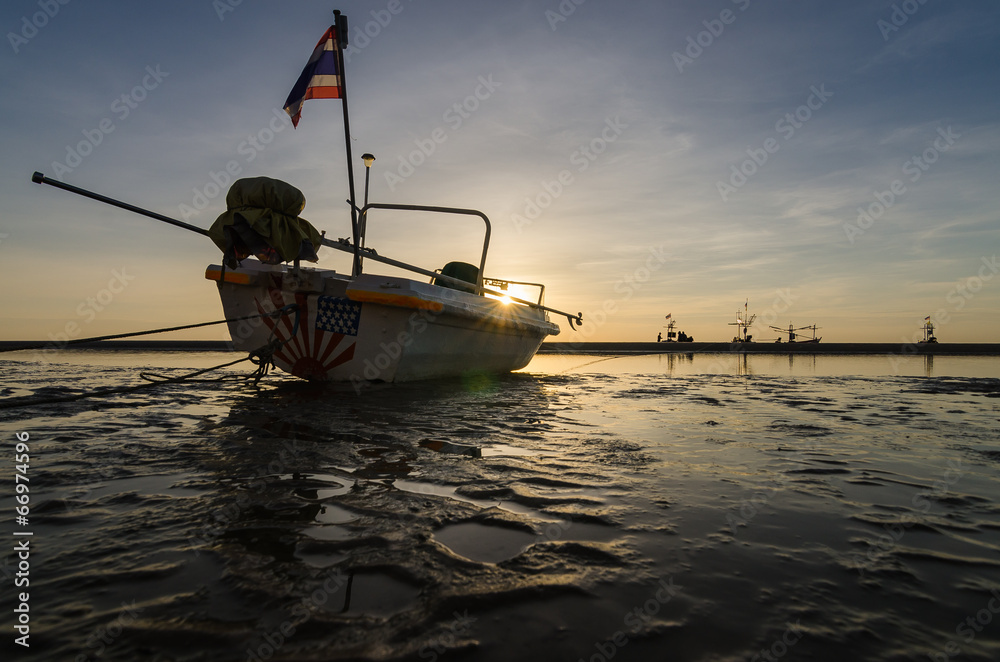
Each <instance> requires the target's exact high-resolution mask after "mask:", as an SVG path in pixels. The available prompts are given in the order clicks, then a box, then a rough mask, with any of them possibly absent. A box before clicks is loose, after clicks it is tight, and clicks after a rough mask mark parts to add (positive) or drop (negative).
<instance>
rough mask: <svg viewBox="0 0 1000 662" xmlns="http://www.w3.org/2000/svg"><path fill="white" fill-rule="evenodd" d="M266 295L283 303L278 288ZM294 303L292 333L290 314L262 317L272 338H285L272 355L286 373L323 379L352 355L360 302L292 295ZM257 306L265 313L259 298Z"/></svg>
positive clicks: (352, 356) (275, 302) (359, 317)
mask: <svg viewBox="0 0 1000 662" xmlns="http://www.w3.org/2000/svg"><path fill="white" fill-rule="evenodd" d="M270 294H271V300H272V303H274V304H275V305H276V306H277V305H279V303H280V305H281V306H284V305H286V304H285V303H283V300H284V298H285V297H284V295H283V294H282V293H281V291H280V290H273V291H272V292H271V293H270ZM295 303H296V304H298V306H299V329H298V333H296V334H295V335H294V336H293V335H292V332H293V331H294V316H293V315H283V316H282V317H280V318H278V319H276V320H275V319H272V318H270V317H264V318H263V319H264V323H265V324H267V326H268V328H270V329H271V331H272V332H273V333H274V335H275V337H276V338H278V339H279V340H282V341H286V340H287V342H285V344H284V345H283V346H282V347H281V349H280V350H278V351H277V352H275V353H274V357H275V359H277V360H280V361H282V362H284V363H286V364H287V365H288V366H290V370H289V372H291V373H292V374H293V375H295V376H296V377H302V378H304V379H325V378H326V375H327V373H328V372H329V371H330V370H332V369H333V368H336V367H337V366H339V365H342V364H344V363H346V362H348V361H350V360H351V359H353V358H354V348H355V346H356V344H357V336H358V324H359V322H360V321H361V306H362V304H360V303H357V302H354V301H351V300H350V299H345V298H343V297H330V296H319V297H317V296H306V295H302V294H297V295H295ZM310 304H312V307H311V306H310ZM312 308H315V310H313V309H312ZM257 309H258V310H260V312H261V313H263V312H265V310H264V308H263V306H261V304H260V302H259V301H258V302H257Z"/></svg>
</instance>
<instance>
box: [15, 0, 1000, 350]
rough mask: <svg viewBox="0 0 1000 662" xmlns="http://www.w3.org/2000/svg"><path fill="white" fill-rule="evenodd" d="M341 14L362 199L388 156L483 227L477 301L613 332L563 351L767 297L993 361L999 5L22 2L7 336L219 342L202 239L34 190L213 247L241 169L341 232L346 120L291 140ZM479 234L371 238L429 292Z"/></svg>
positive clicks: (707, 319)
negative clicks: (294, 93) (281, 185)
mask: <svg viewBox="0 0 1000 662" xmlns="http://www.w3.org/2000/svg"><path fill="white" fill-rule="evenodd" d="M577 1H578V0H577ZM335 8H338V9H340V10H341V11H343V13H344V14H346V15H347V16H348V18H349V20H350V25H351V46H352V47H353V49H352V51H351V52H350V54H349V61H348V63H347V79H348V93H349V100H350V110H351V128H352V138H353V141H352V144H353V150H354V154H355V159H356V163H355V169H356V171H357V172H358V173H359V175H358V191H359V195H360V194H361V191H362V190H363V176H362V173H363V167H362V164H361V161H360V155H361V154H362V153H363V152H365V151H368V152H372V153H373V154H375V156H376V158H377V160H376V162H375V166H374V168H373V170H372V182H371V199H372V200H373V201H382V202H410V203H420V204H439V205H450V206H458V207H473V208H477V209H481V210H483V211H484V212H485V213H486V214H487V215H489V216H490V218H491V220H492V222H493V240H492V245H491V253H490V258H489V261H488V268H487V275H492V276H494V277H501V278H510V279H515V280H525V281H535V282H543V283H545V284H546V285H547V289H546V302H547V303H548V304H549V305H552V306H554V307H556V308H561V309H565V310H572V311H578V310H580V311H584V313H585V319H588V320H589V321H590V322H591V324H589V325H588V327H586V328H585V332H583V333H576V332H573V331H571V330H570V329H569V328H568V327H567V325H565V323H563V324H562V326H563V334H562V335H561V336H560V337H559V339H560V340H651V339H653V338H655V336H656V334H657V332H659V331H661V330H662V326H663V323H664V320H663V317H664V315H666V314H667V313H671V314H672V315H673V317H674V319H675V320H677V321H678V323H679V328H680V329H683V330H685V331H687V332H688V333H689V334H691V335H693V336H694V337H695V338H696V339H697V340H728V339H730V338H731V337H732V335H733V329H732V327H729V326H727V324H728V323H729V322H732V321H734V318H735V313H736V311H737V309H742V308H743V306H744V303H745V302H746V301H747V300H749V310H750V312H754V313H757V315H758V319H759V320H761V321H765V322H770V323H773V324H776V325H778V326H787V325H788V324H789V322H792V323H794V324H795V325H796V326H803V325H806V324H814V323H815V324H818V325H820V326H821V327H823V330H822V331H821V335H823V336H824V338H825V339H826V340H827V341H840V342H852V341H857V342H866V341H884V342H896V341H900V340H902V339H904V338H910V337H912V336H913V335H914V334H915V333H916V334H919V332H920V325H921V323H922V321H923V319H924V317H926V316H928V315H930V316H932V317H933V318H934V320H935V321H936V323H937V327H938V329H937V335H938V337H939V338H940V339H941V340H942V341H950V342H1000V336H998V332H997V329H998V328H1000V277H996V275H997V271H998V269H1000V267H998V263H997V260H996V255H997V252H998V250H997V249H998V244H1000V241H998V238H1000V218H998V217H1000V205H998V204H997V200H998V197H1000V196H998V193H997V181H998V176H997V175H998V170H1000V168H998V165H1000V158H998V156H1000V85H998V83H1000V73H998V71H1000V70H998V67H997V61H998V57H997V56H998V55H1000V5H997V3H996V2H990V1H986V0H972V1H969V2H962V3H947V2H943V1H942V0H926V2H923V3H921V2H920V1H919V0H908V1H907V2H888V1H886V2H883V1H866V2H861V1H851V0H849V1H846V2H825V3H820V2H815V1H813V2H803V1H801V0H799V1H791V0H789V1H783V2H782V1H779V2H770V3H765V2H762V1H761V0H716V1H714V2H704V1H702V2H694V1H679V2H670V3H664V2H642V1H625V2H610V1H609V0H585V1H584V2H582V3H580V4H576V2H574V1H573V0H563V1H562V2H558V1H557V0H539V1H537V2H506V3H493V2H470V1H465V2H457V1H450V0H445V1H436V2H430V0H373V1H371V2H360V1H348V0H342V1H341V2H339V4H336V5H331V4H330V3H326V2H311V1H301V2H285V3H277V2H264V1H262V0H242V2H239V3H238V4H235V6H234V0H218V1H216V2H212V0H198V1H194V0H191V1H184V2H171V3H138V2H108V1H101V0H70V1H69V2H67V3H66V4H60V3H59V2H58V0H41V1H39V0H33V1H26V0H11V1H9V2H5V3H4V4H3V6H2V9H0V27H2V28H3V31H4V33H5V35H6V37H5V44H4V45H3V46H2V47H0V51H2V53H3V55H2V56H0V72H2V76H3V81H4V92H3V95H2V98H0V113H2V122H0V137H2V145H3V155H4V157H3V159H2V163H0V187H2V188H0V191H2V196H3V201H4V213H3V215H2V217H0V258H2V260H0V264H3V269H4V273H5V274H6V275H7V278H8V282H9V283H16V286H13V287H7V288H4V290H3V292H2V294H0V305H2V309H3V311H4V312H3V318H4V324H3V331H2V339H10V340H13V339H18V340H20V339H42V340H44V339H49V338H58V337H61V336H60V334H65V335H67V336H70V337H83V336H90V335H97V334H101V333H116V332H124V331H129V330H138V329H145V328H154V327H158V326H167V325H172V324H183V323H188V322H198V321H205V320H210V319H219V318H220V317H221V306H220V305H219V301H218V295H217V293H216V291H215V287H214V285H213V284H211V283H209V282H208V281H205V280H204V278H203V274H204V267H205V266H206V265H207V264H209V263H211V262H217V261H218V257H219V256H218V252H217V249H216V248H215V247H214V245H213V244H212V243H211V242H210V241H209V240H207V239H205V238H202V237H199V236H197V235H195V234H192V233H187V232H184V231H181V230H176V229H173V228H170V227H168V226H164V225H160V224H157V223H155V222H152V221H148V220H145V219H143V218H141V217H138V216H134V215H131V214H128V213H127V212H123V211H118V210H114V209H111V208H108V207H105V206H103V205H100V204H98V203H95V202H90V201H87V200H83V199H79V198H77V197H76V196H72V195H71V194H68V193H65V192H62V191H57V190H54V189H52V188H49V187H40V186H38V185H35V184H32V183H31V182H30V176H31V173H32V172H33V171H35V170H39V171H42V172H44V173H45V174H47V175H49V176H53V177H55V176H57V175H58V176H59V177H60V178H62V179H63V180H64V181H66V182H67V183H70V184H74V185H76V186H80V187H83V188H88V189H92V190H95V191H98V192H101V193H104V194H106V195H109V196H112V197H117V198H120V199H124V200H126V201H129V202H132V203H134V204H138V205H140V206H143V207H146V208H149V209H152V210H155V211H158V212H160V213H163V214H166V215H169V216H173V217H177V218H182V219H184V220H187V221H188V222H190V223H192V224H195V225H199V226H202V227H206V228H207V227H208V226H209V225H211V223H212V221H213V220H214V219H215V218H216V216H218V215H219V214H220V213H221V212H222V211H224V205H225V188H226V179H227V178H228V177H229V175H228V174H227V173H226V168H227V166H228V167H229V168H230V169H231V170H232V171H233V172H236V173H237V174H238V176H258V175H267V176H271V177H276V178H279V179H283V180H286V181H288V182H290V183H292V184H293V185H295V186H297V187H298V188H299V189H301V190H302V191H303V192H304V193H305V196H306V199H307V205H306V208H305V210H304V212H303V217H305V218H307V219H309V220H310V221H311V222H312V223H313V224H314V225H316V226H317V227H319V228H320V229H323V230H326V231H327V232H328V234H329V235H331V236H334V237H341V236H348V235H349V214H348V208H347V205H346V203H345V202H344V200H345V199H346V198H347V182H346V169H345V165H344V135H343V125H342V119H341V117H342V116H341V106H340V102H339V101H329V100H315V101H309V102H307V103H306V104H305V106H304V109H303V113H302V120H301V122H300V124H299V127H298V128H297V129H295V130H293V129H292V128H291V126H290V124H289V123H288V122H287V121H285V120H283V119H282V118H281V114H280V108H281V106H282V104H283V102H284V100H285V97H286V95H287V94H288V91H289V90H290V89H291V87H292V85H293V83H294V82H295V80H296V78H297V76H298V75H299V72H300V71H301V69H302V66H303V65H304V64H305V61H306V60H307V58H308V56H309V54H310V52H311V51H312V48H313V46H314V45H315V43H316V41H317V40H318V39H319V37H320V36H321V35H322V34H323V31H324V30H325V29H326V27H327V26H328V25H329V24H330V23H331V20H332V14H331V11H332V10H333V9H335ZM50 14H51V15H50ZM366 32H367V34H366ZM84 152H86V153H85V154H84ZM74 153H75V154H76V156H74ZM220 183H221V184H222V186H219V184H220ZM861 211H864V214H861V213H860V212H861ZM480 236H481V229H480V228H479V227H478V226H476V225H475V224H474V223H472V224H470V223H469V222H468V221H463V222H462V223H461V224H459V225H454V224H442V225H441V226H440V227H438V226H435V225H429V224H428V223H427V222H426V221H425V220H423V219H417V220H413V219H405V218H402V219H400V218H396V217H391V216H386V217H373V218H372V220H371V223H370V234H369V242H368V243H369V245H372V246H374V247H376V248H377V249H378V250H379V252H380V253H382V254H385V255H390V256H393V257H398V258H400V259H404V260H408V261H412V262H417V263H419V264H421V265H424V266H428V267H430V268H435V267H440V266H441V265H442V264H444V262H446V261H448V260H451V259H464V260H467V261H473V262H475V261H477V260H476V258H475V256H476V255H477V253H478V250H479V244H478V242H479V241H480ZM321 255H322V256H323V258H322V260H321V263H320V264H321V266H324V267H329V268H335V269H338V270H346V269H347V266H348V265H347V263H346V261H345V260H344V259H343V258H342V257H341V256H340V254H336V253H334V252H333V251H329V250H327V251H324V252H322V253H321ZM755 331H756V333H755V335H756V336H757V338H758V339H768V338H774V337H776V334H775V333H774V332H770V331H768V330H767V329H766V326H764V325H761V324H760V323H759V325H758V328H757V329H755ZM175 337H188V338H192V337H198V338H222V337H225V332H224V331H223V330H222V329H221V328H219V330H217V331H205V330H202V331H198V332H191V333H189V334H188V335H186V336H175Z"/></svg>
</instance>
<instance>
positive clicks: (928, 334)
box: [917, 317, 938, 345]
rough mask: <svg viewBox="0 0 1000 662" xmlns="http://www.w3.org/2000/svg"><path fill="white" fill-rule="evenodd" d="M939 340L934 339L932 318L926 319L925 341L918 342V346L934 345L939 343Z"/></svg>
mask: <svg viewBox="0 0 1000 662" xmlns="http://www.w3.org/2000/svg"><path fill="white" fill-rule="evenodd" d="M937 341H938V339H937V338H935V337H934V323H933V322H931V318H930V317H925V318H924V339H923V340H918V341H917V344H918V345H932V344H935V343H937Z"/></svg>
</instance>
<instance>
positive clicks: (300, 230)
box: [208, 177, 321, 268]
mask: <svg viewBox="0 0 1000 662" xmlns="http://www.w3.org/2000/svg"><path fill="white" fill-rule="evenodd" d="M305 206H306V198H305V196H304V195H302V191H300V190H298V189H297V188H295V187H294V186H292V185H291V184H288V183H286V182H283V181H280V180H277V179H271V178H270V177H250V178H246V179H238V180H236V181H235V182H234V183H233V185H232V186H231V187H230V188H229V193H228V195H226V211H225V212H224V213H223V214H222V215H221V216H219V218H218V219H216V221H215V223H213V224H212V227H211V228H209V230H208V236H209V237H211V238H212V241H214V242H215V245H216V246H218V247H219V248H220V249H222V252H223V256H224V257H225V262H226V265H227V266H229V267H232V268H235V267H236V266H237V264H239V261H240V260H242V259H243V258H245V257H249V256H250V255H254V256H256V257H257V258H258V259H259V260H260V261H261V262H264V263H267V264H278V263H280V262H290V261H291V260H294V259H296V258H298V259H301V260H308V261H310V262H316V261H317V260H319V258H318V257H317V255H316V250H317V249H318V248H319V247H320V241H321V237H320V234H319V232H317V230H316V228H314V227H313V226H312V225H311V224H310V223H309V221H307V220H305V219H304V218H299V213H300V212H301V211H302V210H303V208H305Z"/></svg>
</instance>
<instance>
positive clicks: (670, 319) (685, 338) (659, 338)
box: [656, 313, 694, 342]
mask: <svg viewBox="0 0 1000 662" xmlns="http://www.w3.org/2000/svg"><path fill="white" fill-rule="evenodd" d="M664 319H666V320H667V327H666V328H667V339H666V340H664V339H663V334H662V333H660V334H657V335H656V342H694V338H693V337H692V336H689V335H688V334H686V333H684V332H683V331H674V328H675V327H676V326H677V322H676V320H674V316H673V313H668V314H667V315H666V317H665V318H664Z"/></svg>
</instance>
